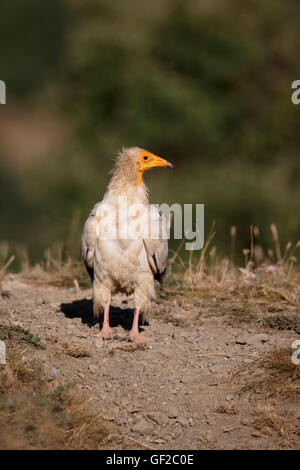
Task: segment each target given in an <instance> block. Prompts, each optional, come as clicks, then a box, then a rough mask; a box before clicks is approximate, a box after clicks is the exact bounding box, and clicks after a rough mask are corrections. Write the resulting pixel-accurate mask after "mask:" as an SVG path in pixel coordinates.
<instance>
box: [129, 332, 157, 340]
mask: <svg viewBox="0 0 300 470" xmlns="http://www.w3.org/2000/svg"><path fill="white" fill-rule="evenodd" d="M128 339H129V341H132V342H134V343H148V342H150V341H154V340H153V339H152V338H148V337H147V336H144V335H141V333H139V332H138V331H135V330H134V331H133V330H130V331H129V333H128Z"/></svg>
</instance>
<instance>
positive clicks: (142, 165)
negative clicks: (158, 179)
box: [136, 150, 174, 172]
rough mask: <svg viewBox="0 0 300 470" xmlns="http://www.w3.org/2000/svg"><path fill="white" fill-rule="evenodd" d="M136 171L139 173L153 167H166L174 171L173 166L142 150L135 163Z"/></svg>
mask: <svg viewBox="0 0 300 470" xmlns="http://www.w3.org/2000/svg"><path fill="white" fill-rule="evenodd" d="M136 166H137V169H138V170H139V171H141V172H144V171H146V170H150V168H155V167H166V168H171V169H172V170H174V165H173V163H171V162H168V160H165V159H164V158H161V157H158V156H157V155H154V154H153V153H150V152H147V150H142V151H141V153H140V156H139V159H138V160H137V163H136Z"/></svg>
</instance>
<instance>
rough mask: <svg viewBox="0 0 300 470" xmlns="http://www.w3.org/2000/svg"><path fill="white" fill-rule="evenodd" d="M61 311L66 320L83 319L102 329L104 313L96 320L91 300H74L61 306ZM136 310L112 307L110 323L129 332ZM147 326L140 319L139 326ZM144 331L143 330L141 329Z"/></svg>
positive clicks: (87, 323)
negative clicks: (98, 325)
mask: <svg viewBox="0 0 300 470" xmlns="http://www.w3.org/2000/svg"><path fill="white" fill-rule="evenodd" d="M60 310H61V312H62V313H63V314H64V315H65V317H66V318H70V319H72V318H81V321H82V323H84V324H85V325H87V326H89V327H92V326H94V325H97V323H98V324H100V327H101V328H102V323H103V313H102V314H100V316H99V318H98V319H97V318H95V317H94V314H93V302H92V300H90V299H86V298H84V299H81V300H74V301H73V302H70V303H62V304H60ZM133 313H134V310H133V309H131V308H124V309H122V308H120V307H115V306H113V305H112V306H111V307H110V312H109V323H110V326H111V327H117V326H121V327H122V328H123V329H124V330H126V331H128V330H130V329H131V326H132V321H133ZM143 324H147V323H143V321H142V318H141V316H140V318H139V326H141V325H143ZM140 330H142V328H140Z"/></svg>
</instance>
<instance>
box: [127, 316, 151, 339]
mask: <svg viewBox="0 0 300 470" xmlns="http://www.w3.org/2000/svg"><path fill="white" fill-rule="evenodd" d="M139 316H140V310H138V309H135V310H134V316H133V322H132V328H131V330H130V331H129V333H128V338H129V340H130V341H134V342H136V343H143V342H145V341H153V339H152V338H147V336H143V335H141V333H139Z"/></svg>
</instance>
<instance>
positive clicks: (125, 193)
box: [81, 147, 173, 342]
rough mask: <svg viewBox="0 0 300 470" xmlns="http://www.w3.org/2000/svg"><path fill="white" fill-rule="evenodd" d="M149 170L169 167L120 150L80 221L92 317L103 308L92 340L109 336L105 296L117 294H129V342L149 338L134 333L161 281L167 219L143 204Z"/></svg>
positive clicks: (159, 160) (158, 160) (150, 157)
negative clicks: (131, 307) (100, 195)
mask: <svg viewBox="0 0 300 470" xmlns="http://www.w3.org/2000/svg"><path fill="white" fill-rule="evenodd" d="M154 167H169V168H173V165H172V163H170V162H168V161H167V160H164V159H163V158H160V157H158V156H156V155H154V154H152V153H150V152H148V151H146V150H143V149H140V148H138V147H131V148H125V149H123V150H122V152H121V153H120V154H119V155H118V157H117V159H116V163H115V167H114V169H113V172H112V178H111V181H110V183H109V185H108V188H107V190H106V192H105V194H104V197H103V200H102V201H101V202H98V203H97V204H96V205H95V206H94V208H93V209H92V211H91V213H90V215H89V217H88V219H87V220H86V222H85V225H84V228H83V233H82V237H81V254H82V257H83V260H84V263H85V266H86V268H87V271H88V273H89V275H90V277H91V280H92V282H93V311H94V315H95V317H98V316H99V313H100V312H101V311H102V310H104V319H103V325H102V329H101V331H100V332H99V333H98V334H97V335H93V336H101V337H103V338H111V337H113V335H114V330H113V329H112V328H111V327H110V325H109V308H110V302H111V295H112V294H115V293H118V292H121V293H125V294H127V295H131V294H134V303H135V309H134V317H133V323H132V328H131V330H130V331H129V334H128V338H129V340H131V341H136V342H141V341H147V340H151V338H147V337H145V336H143V335H142V334H141V333H140V332H139V329H138V321H139V315H140V313H142V314H143V318H144V319H145V318H147V316H148V314H149V312H150V307H151V301H152V300H153V299H154V298H155V288H154V280H155V279H156V280H158V281H159V282H162V279H163V276H164V274H165V272H166V267H167V257H168V240H167V236H166V224H167V220H166V218H165V217H164V216H163V214H162V212H161V211H160V210H159V209H158V208H156V206H153V205H150V204H149V199H148V192H147V188H146V186H145V184H144V182H143V179H142V176H143V173H144V171H147V170H149V169H150V168H154Z"/></svg>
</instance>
